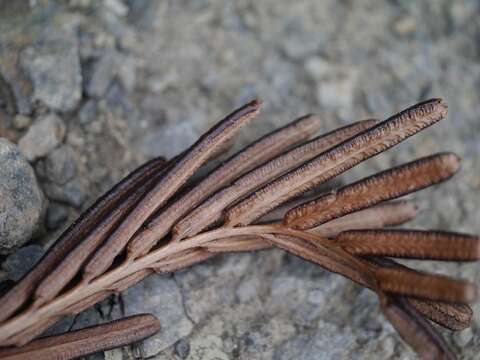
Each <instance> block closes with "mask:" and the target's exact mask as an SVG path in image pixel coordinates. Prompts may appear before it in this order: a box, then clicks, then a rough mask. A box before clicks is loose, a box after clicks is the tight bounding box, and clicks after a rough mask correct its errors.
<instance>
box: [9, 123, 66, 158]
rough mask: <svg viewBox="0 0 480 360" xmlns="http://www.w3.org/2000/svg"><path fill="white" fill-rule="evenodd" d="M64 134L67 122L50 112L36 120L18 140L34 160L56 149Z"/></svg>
mask: <svg viewBox="0 0 480 360" xmlns="http://www.w3.org/2000/svg"><path fill="white" fill-rule="evenodd" d="M64 136H65V124H64V123H63V121H62V119H60V118H59V117H58V116H57V115H55V114H49V115H46V116H42V117H40V118H38V119H36V120H35V122H34V123H33V125H32V126H31V127H30V128H29V129H28V131H27V133H26V134H25V135H24V136H23V137H22V138H21V139H20V141H19V142H18V146H19V147H20V151H21V152H22V154H23V155H24V156H25V157H26V158H27V159H28V160H29V161H34V160H36V159H38V158H40V157H43V156H45V155H47V154H48V153H49V152H50V151H52V150H53V149H55V148H56V147H57V146H58V145H59V144H60V143H61V142H62V140H63V138H64Z"/></svg>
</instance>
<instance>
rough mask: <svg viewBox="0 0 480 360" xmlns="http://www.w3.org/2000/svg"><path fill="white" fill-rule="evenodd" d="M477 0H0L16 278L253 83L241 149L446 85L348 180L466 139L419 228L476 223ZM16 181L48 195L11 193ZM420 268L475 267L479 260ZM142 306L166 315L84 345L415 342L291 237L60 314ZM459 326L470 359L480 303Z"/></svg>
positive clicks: (75, 323) (192, 354) (299, 348)
mask: <svg viewBox="0 0 480 360" xmlns="http://www.w3.org/2000/svg"><path fill="white" fill-rule="evenodd" d="M479 15H480V4H479V2H478V1H453V0H438V1H432V2H417V1H394V0H392V1H387V2H382V1H373V0H368V1H362V2H359V1H347V0H343V1H335V0H329V1H315V0H305V1H295V2H293V1H287V0H265V1H252V0H250V1H246V0H244V1H235V2H234V1H216V0H211V1H208V0H197V1H173V0H172V1H146V0H137V1H134V0H130V1H122V0H105V1H91V0H70V1H44V0H36V1H35V0H31V1H24V0H20V1H15V2H12V1H6V0H2V1H0V74H1V77H0V106H1V113H0V115H1V118H0V121H1V122H0V131H1V133H0V136H3V137H5V138H7V139H9V141H10V142H9V143H7V142H4V143H0V161H2V174H0V185H1V184H3V185H4V188H1V189H0V190H1V191H0V194H1V196H2V201H3V202H4V203H5V204H6V203H7V202H8V201H14V204H16V205H18V206H16V207H15V209H16V210H15V211H16V212H13V210H12V208H11V207H6V206H5V207H3V208H0V228H1V229H2V231H3V232H1V236H2V238H1V239H0V247H1V246H3V249H2V251H1V252H2V253H3V256H2V261H3V264H2V268H1V269H2V270H1V271H0V279H3V280H5V281H4V283H3V284H4V285H3V286H4V287H7V286H8V284H9V282H8V281H12V280H16V279H18V278H19V277H20V276H21V274H22V273H23V272H24V271H25V270H26V269H27V268H28V266H29V264H31V263H33V262H34V261H35V260H36V259H38V257H39V256H41V254H42V253H43V251H44V250H45V248H46V247H48V246H49V245H50V244H51V243H52V241H54V240H55V238H56V237H57V236H58V234H59V233H60V232H61V230H62V229H63V228H65V226H67V225H68V224H69V223H70V222H71V221H72V220H73V219H74V218H75V217H76V216H77V215H78V213H79V212H80V211H81V210H82V209H84V208H86V207H87V206H88V205H89V204H91V203H92V202H93V201H94V200H95V198H96V197H97V196H98V195H100V194H101V193H102V192H103V191H105V190H106V189H108V188H109V187H111V186H112V185H113V184H114V183H115V182H116V181H118V180H119V179H120V178H121V177H122V176H124V175H125V174H126V173H128V171H130V170H132V169H134V168H135V167H136V166H138V165H139V164H141V163H142V162H143V161H145V160H147V159H150V158H152V157H154V156H158V155H164V156H166V157H168V158H169V157H172V156H173V155H175V154H177V153H178V152H180V151H181V150H183V149H184V148H186V147H187V146H189V145H190V144H192V143H193V141H195V139H196V138H197V137H198V136H199V135H200V134H202V132H204V131H205V130H206V129H208V128H209V127H210V126H211V125H212V124H214V123H215V122H216V121H217V120H219V119H220V118H222V117H223V116H224V115H225V114H227V113H229V112H230V111H231V110H232V109H233V108H235V107H237V106H239V105H241V104H243V103H245V102H246V101H248V100H250V99H252V98H255V97H258V98H260V99H262V100H263V101H264V106H263V108H262V114H261V116H260V118H259V119H258V120H257V121H256V122H255V123H254V124H253V125H252V126H250V127H249V128H247V129H245V130H244V131H243V132H242V134H241V135H240V136H239V138H238V141H237V145H236V146H237V148H238V147H240V146H241V145H244V144H246V143H247V142H248V141H250V140H252V139H254V138H257V137H258V136H259V135H261V134H263V133H265V132H267V131H269V130H271V129H273V128H275V127H278V126H281V125H283V124H285V123H286V122H288V121H289V120H291V119H293V118H295V117H297V116H300V115H303V114H306V113H317V114H319V115H320V116H321V118H322V119H323V121H324V130H325V131H327V130H330V129H333V128H335V127H337V126H340V125H344V124H347V123H349V122H351V121H353V120H359V119H362V118H370V117H375V118H379V119H383V118H386V117H388V116H389V115H390V114H393V113H395V112H397V111H399V110H401V109H403V108H405V107H407V106H409V105H412V104H414V103H416V102H419V101H421V100H424V99H428V98H431V97H442V98H444V99H445V100H446V101H447V103H448V106H449V115H448V118H447V119H446V120H444V121H442V122H441V123H439V124H437V125H435V126H433V127H432V128H431V129H428V130H427V131H425V132H423V133H422V134H420V135H418V136H416V137H415V138H412V139H410V140H408V141H407V142H405V143H403V144H401V145H400V146H397V147H395V148H394V149H392V150H390V151H388V152H387V153H384V154H382V155H380V156H377V157H375V158H374V159H371V160H369V161H367V162H366V163H364V164H362V165H360V166H358V167H356V168H355V169H353V170H350V171H349V172H347V173H346V174H345V175H342V176H341V177H340V178H339V179H337V180H336V184H340V183H347V182H350V181H352V180H355V179H358V178H360V177H362V176H365V175H367V174H371V173H373V172H375V171H379V170H382V169H385V168H387V167H389V166H392V165H397V164H400V163H402V162H404V161H408V160H412V159H413V158H415V157H419V156H424V155H428V154H431V153H434V152H438V151H454V152H456V153H457V154H458V155H460V156H461V157H462V158H463V163H462V164H463V165H462V171H461V173H460V174H458V175H457V176H456V177H455V178H454V179H452V180H451V181H449V182H448V183H446V184H442V185H441V186H439V187H437V188H436V189H433V190H427V191H423V192H421V193H419V194H417V195H416V196H415V197H416V198H417V199H418V203H419V205H420V208H421V210H422V211H421V213H420V215H419V216H418V219H416V220H415V221H414V222H413V223H412V225H411V227H415V228H423V229H428V228H438V229H444V230H456V231H464V232H472V233H480V222H479V204H480V157H479V153H480V121H479V118H478V116H479V114H480V92H479V89H480V65H479V60H480V22H479V21H478V18H479ZM11 143H13V144H17V145H18V147H17V145H12V144H11ZM2 151H3V152H2ZM2 154H9V155H8V156H6V155H5V156H4V155H2ZM12 154H13V155H12ZM2 156H3V157H2ZM13 157H15V159H16V160H15V162H13V161H11V158H13ZM25 158H27V159H28V163H27V161H26V160H25ZM17 160H18V161H17ZM29 164H30V165H29ZM5 169H11V171H10V172H8V171H4V170H5ZM17 169H20V170H21V171H20V170H18V171H17ZM31 169H33V170H34V173H35V176H34V175H33V172H32V170H31ZM12 174H13V175H12ZM9 179H10V180H11V179H14V180H15V181H14V183H16V184H19V183H21V184H26V185H24V186H23V187H24V188H25V187H27V189H28V188H31V189H32V191H33V192H35V191H36V192H35V194H36V196H35V198H34V199H33V200H32V198H31V197H28V196H26V195H22V196H19V197H16V198H14V199H11V198H12V196H11V194H12V190H11V188H8V187H7V185H5V184H11V182H9ZM17 180H18V181H17ZM9 186H10V185H9ZM12 186H15V185H12ZM17 186H18V185H17ZM6 189H7V190H6ZM8 189H10V190H8ZM38 189H40V190H41V191H38ZM32 191H30V192H28V194H30V195H31V194H32ZM37 193H38V194H37ZM42 194H43V195H42ZM22 214H23V215H22ZM25 214H29V216H24V215H25ZM12 218H14V219H27V218H28V219H27V220H28V221H27V220H25V221H23V220H22V221H20V220H18V221H20V222H13V223H12V220H11V219H12ZM19 229H20V230H21V231H20V230H19ZM426 267H427V268H428V269H434V270H437V271H439V272H442V273H448V274H451V275H458V276H463V277H467V278H469V279H471V280H474V281H476V282H477V283H478V282H479V281H480V269H479V267H478V266H477V265H461V266H460V265H455V264H438V263H437V264H433V263H432V264H429V265H427V266H426ZM475 308H476V312H477V314H478V313H480V307H479V306H478V305H476V306H475ZM145 311H150V312H154V313H155V314H156V315H157V316H158V317H159V318H160V320H161V322H162V326H163V329H162V331H161V333H159V334H158V335H157V336H155V337H154V338H152V339H150V340H148V341H145V342H143V343H141V344H136V345H135V346H133V347H126V348H124V349H115V350H113V351H108V352H105V354H98V355H95V356H93V357H91V358H94V359H118V360H119V359H131V358H134V357H140V358H153V359H162V360H163V359H278V360H283V359H413V358H415V356H414V355H413V353H412V352H411V351H410V350H409V349H408V348H407V347H406V346H405V345H404V344H403V343H402V341H401V340H400V338H399V337H398V335H397V334H396V333H395V331H394V330H393V328H392V327H391V326H390V325H389V324H387V323H386V322H385V320H384V319H383V317H382V316H381V314H380V313H379V311H378V304H377V302H376V299H375V297H374V296H373V295H372V294H371V293H369V292H368V291H365V290H362V289H361V288H360V287H358V286H356V285H353V284H351V283H350V282H348V281H346V280H344V279H342V278H340V277H338V276H336V275H332V274H329V273H327V272H326V271H323V270H321V269H319V268H316V267H315V266H313V265H310V264H307V263H305V262H303V261H301V260H299V259H297V258H294V257H292V256H289V255H286V254H284V253H283V252H281V251H267V252H261V253H254V254H241V255H240V254H234V255H230V256H223V257H221V258H216V259H214V260H212V261H209V262H207V263H205V264H202V265H198V266H195V267H194V268H192V269H189V270H187V271H183V272H180V273H177V274H175V275H174V276H164V277H160V276H155V277H152V278H150V279H148V280H147V281H145V282H144V283H142V284H139V285H137V286H135V287H134V288H132V289H130V290H128V291H127V292H126V293H125V294H124V295H122V296H121V297H120V298H118V297H117V298H112V299H110V300H109V301H106V302H104V303H102V304H100V305H97V306H96V307H95V308H92V309H90V310H88V311H86V312H84V313H82V314H80V315H79V316H77V317H75V318H69V319H66V320H65V321H63V322H62V323H61V324H60V325H58V326H57V327H56V328H55V329H54V330H52V331H62V330H66V329H69V328H80V327H83V326H85V325H88V324H92V323H96V322H101V321H106V320H108V319H111V318H116V317H120V316H122V315H123V314H130V313H136V312H145ZM446 338H447V340H448V342H449V344H451V345H452V347H453V348H454V349H455V350H456V351H458V353H459V354H461V358H462V359H475V358H477V357H478V353H479V351H480V320H479V318H478V316H477V318H476V321H475V323H474V325H473V326H472V328H471V329H468V330H465V331H463V332H461V333H455V334H454V333H446Z"/></svg>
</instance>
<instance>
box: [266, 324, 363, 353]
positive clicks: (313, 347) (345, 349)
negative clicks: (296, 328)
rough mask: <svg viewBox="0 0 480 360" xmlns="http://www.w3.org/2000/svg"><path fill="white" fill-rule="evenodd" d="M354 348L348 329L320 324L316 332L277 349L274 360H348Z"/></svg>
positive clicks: (300, 336)
mask: <svg viewBox="0 0 480 360" xmlns="http://www.w3.org/2000/svg"><path fill="white" fill-rule="evenodd" d="M355 347H356V338H355V336H354V334H353V333H352V331H351V330H350V329H349V328H346V329H340V328H338V326H336V325H334V324H330V323H327V322H320V323H319V324H318V332H315V333H314V334H311V335H307V334H301V335H299V336H297V337H295V338H293V339H291V340H289V341H287V342H286V343H285V344H284V345H283V346H281V347H279V348H278V349H277V351H276V352H275V355H274V357H273V358H274V360H314V359H315V360H323V359H325V360H330V359H350V358H351V354H352V352H353V350H354V349H355Z"/></svg>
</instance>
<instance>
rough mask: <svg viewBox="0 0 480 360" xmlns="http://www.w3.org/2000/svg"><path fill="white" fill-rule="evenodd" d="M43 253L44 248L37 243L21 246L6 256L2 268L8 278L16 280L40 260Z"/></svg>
mask: <svg viewBox="0 0 480 360" xmlns="http://www.w3.org/2000/svg"><path fill="white" fill-rule="evenodd" d="M43 253H44V250H43V248H42V247H41V246H39V245H28V246H25V247H22V248H21V249H19V250H18V251H16V252H15V253H13V254H11V255H10V256H8V257H7V259H6V260H5V262H4V263H3V264H2V268H3V270H5V271H6V273H7V276H8V278H9V279H10V280H13V281H18V280H20V279H21V278H22V277H23V275H25V274H26V273H27V272H28V271H29V270H30V269H31V268H32V267H33V266H34V265H35V264H36V263H37V261H38V260H40V258H41V257H42V256H43Z"/></svg>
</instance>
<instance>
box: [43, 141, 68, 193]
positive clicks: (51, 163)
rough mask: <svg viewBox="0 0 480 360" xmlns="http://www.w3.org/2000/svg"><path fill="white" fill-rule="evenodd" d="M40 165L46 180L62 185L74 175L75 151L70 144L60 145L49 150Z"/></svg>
mask: <svg viewBox="0 0 480 360" xmlns="http://www.w3.org/2000/svg"><path fill="white" fill-rule="evenodd" d="M41 166H42V167H43V169H42V171H43V172H44V174H45V178H46V179H47V180H49V181H51V182H54V183H56V184H59V185H63V184H65V183H66V182H67V181H69V180H70V179H72V178H73V177H74V176H75V171H76V165H75V153H74V151H73V149H72V147H71V146H69V145H62V146H60V147H58V148H56V149H54V150H53V151H51V152H50V153H49V154H48V155H47V157H46V158H45V160H43V161H42V162H41Z"/></svg>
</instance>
